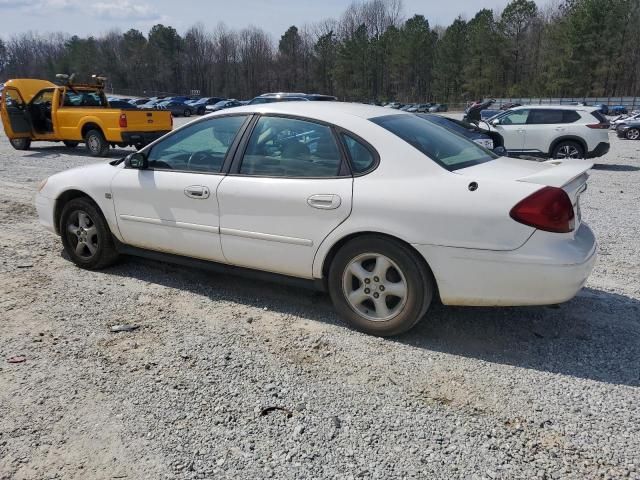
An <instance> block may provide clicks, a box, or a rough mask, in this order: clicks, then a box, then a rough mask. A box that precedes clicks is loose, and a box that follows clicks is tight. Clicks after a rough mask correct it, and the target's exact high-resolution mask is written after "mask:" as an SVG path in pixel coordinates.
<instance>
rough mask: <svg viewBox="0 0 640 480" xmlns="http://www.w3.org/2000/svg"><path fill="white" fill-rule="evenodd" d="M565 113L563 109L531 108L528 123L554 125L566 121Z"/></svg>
mask: <svg viewBox="0 0 640 480" xmlns="http://www.w3.org/2000/svg"><path fill="white" fill-rule="evenodd" d="M563 118H564V115H563V111H562V110H551V109H549V110H546V109H545V110H539V109H534V110H531V113H530V114H529V117H528V119H527V123H528V124H530V125H553V124H556V123H564V120H563Z"/></svg>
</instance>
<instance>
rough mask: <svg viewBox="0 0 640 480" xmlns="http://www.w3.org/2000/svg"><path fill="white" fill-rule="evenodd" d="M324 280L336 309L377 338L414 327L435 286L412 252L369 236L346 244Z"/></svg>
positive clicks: (389, 241)
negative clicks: (326, 281)
mask: <svg viewBox="0 0 640 480" xmlns="http://www.w3.org/2000/svg"><path fill="white" fill-rule="evenodd" d="M328 280H329V281H328V283H329V293H330V295H331V299H332V301H333V304H334V305H335V308H336V310H337V311H338V313H339V314H340V315H341V316H342V317H343V318H344V319H345V320H346V321H347V322H348V323H349V324H351V325H352V326H353V327H355V328H357V329H358V330H361V331H363V332H365V333H369V334H372V335H379V336H390V335H398V334H400V333H402V332H405V331H407V330H409V329H410V328H412V327H413V326H414V325H415V324H416V323H417V322H418V321H419V320H420V319H421V318H422V317H423V316H424V314H425V313H426V311H427V309H428V308H429V305H430V304H431V299H432V298H433V295H434V290H435V286H434V282H433V279H432V276H431V273H430V272H429V271H428V269H427V268H426V267H425V266H423V264H422V261H421V260H420V259H419V258H418V257H417V256H416V255H415V254H414V252H413V251H411V250H410V249H409V248H408V247H407V246H405V245H403V244H402V243H400V242H399V241H396V240H393V239H390V238H386V237H382V236H373V235H372V236H366V237H358V238H356V239H354V240H351V241H350V242H348V243H347V244H345V245H344V246H343V247H342V248H341V249H340V250H339V251H338V252H337V254H336V256H335V257H334V259H333V261H332V263H331V267H330V269H329V279H328Z"/></svg>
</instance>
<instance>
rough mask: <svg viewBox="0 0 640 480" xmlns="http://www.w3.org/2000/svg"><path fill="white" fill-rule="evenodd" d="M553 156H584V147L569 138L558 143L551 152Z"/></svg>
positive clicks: (558, 157)
mask: <svg viewBox="0 0 640 480" xmlns="http://www.w3.org/2000/svg"><path fill="white" fill-rule="evenodd" d="M551 156H552V157H553V158H557V159H564V158H584V148H582V145H580V144H579V143H578V142H572V141H570V140H567V141H563V142H560V143H558V145H556V146H555V147H554V149H553V152H552V153H551Z"/></svg>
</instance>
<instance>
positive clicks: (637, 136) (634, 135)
mask: <svg viewBox="0 0 640 480" xmlns="http://www.w3.org/2000/svg"><path fill="white" fill-rule="evenodd" d="M625 137H626V138H627V140H640V129H638V128H630V129H629V130H627V132H626V133H625Z"/></svg>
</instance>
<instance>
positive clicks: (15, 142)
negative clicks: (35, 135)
mask: <svg viewBox="0 0 640 480" xmlns="http://www.w3.org/2000/svg"><path fill="white" fill-rule="evenodd" d="M9 142H10V143H11V146H12V147H13V148H15V149H16V150H29V147H31V139H30V138H12V139H11V140H9Z"/></svg>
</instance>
